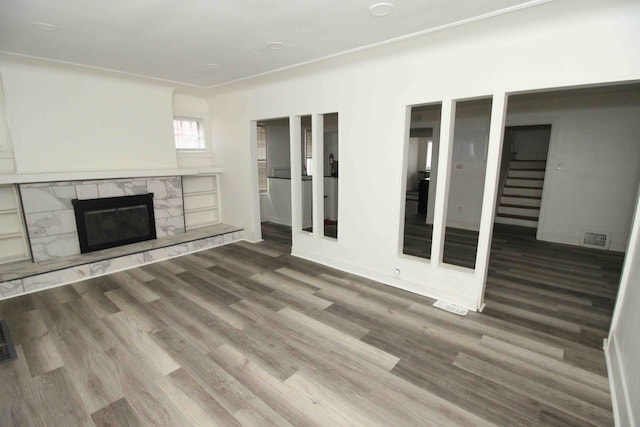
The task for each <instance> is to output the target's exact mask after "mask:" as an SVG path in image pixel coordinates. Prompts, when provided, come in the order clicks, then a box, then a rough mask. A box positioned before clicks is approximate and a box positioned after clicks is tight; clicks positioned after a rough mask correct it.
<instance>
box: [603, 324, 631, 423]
mask: <svg viewBox="0 0 640 427" xmlns="http://www.w3.org/2000/svg"><path fill="white" fill-rule="evenodd" d="M606 341H607V342H606V345H605V346H604V358H605V360H606V362H607V374H608V375H607V376H608V377H609V388H610V389H611V390H610V392H611V405H612V407H613V421H614V424H615V425H616V426H618V427H627V426H629V427H631V426H632V425H633V420H634V418H633V405H632V404H631V397H630V396H629V388H628V386H627V378H628V377H627V376H626V375H625V372H624V365H623V364H622V361H621V360H620V352H619V351H618V347H617V343H616V341H617V340H616V338H615V333H614V332H613V331H612V332H611V334H610V335H609V339H608V340H606Z"/></svg>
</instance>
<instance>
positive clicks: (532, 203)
mask: <svg viewBox="0 0 640 427" xmlns="http://www.w3.org/2000/svg"><path fill="white" fill-rule="evenodd" d="M541 202H542V200H541V198H540V197H535V196H515V195H509V194H503V195H502V197H500V205H501V206H507V205H511V206H527V207H537V208H540V204H541Z"/></svg>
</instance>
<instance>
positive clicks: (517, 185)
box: [495, 124, 551, 233]
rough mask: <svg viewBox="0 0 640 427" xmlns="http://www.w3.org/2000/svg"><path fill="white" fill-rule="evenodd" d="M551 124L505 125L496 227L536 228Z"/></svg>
mask: <svg viewBox="0 0 640 427" xmlns="http://www.w3.org/2000/svg"><path fill="white" fill-rule="evenodd" d="M550 139H551V124H542V125H528V126H507V127H506V128H505V130H504V145H503V150H502V162H501V165H500V184H499V185H500V187H499V193H498V206H497V209H496V218H495V223H496V224H510V225H517V226H521V227H526V228H531V229H533V230H534V233H535V230H536V229H537V228H538V219H539V217H540V205H541V202H542V192H543V190H544V176H545V171H546V168H547V157H548V152H549V142H550Z"/></svg>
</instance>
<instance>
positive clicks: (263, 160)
mask: <svg viewBox="0 0 640 427" xmlns="http://www.w3.org/2000/svg"><path fill="white" fill-rule="evenodd" d="M257 131H258V191H259V192H260V193H267V192H268V188H267V129H266V128H265V127H264V126H258V128H257Z"/></svg>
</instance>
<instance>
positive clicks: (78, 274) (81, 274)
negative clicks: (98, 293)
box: [22, 265, 89, 292]
mask: <svg viewBox="0 0 640 427" xmlns="http://www.w3.org/2000/svg"><path fill="white" fill-rule="evenodd" d="M88 277H89V266H88V265H79V266H77V267H73V268H67V269H65V270H58V271H52V272H50V273H44V274H39V275H37V276H31V277H25V278H24V279H22V284H23V286H24V291H25V292H33V291H37V290H40V289H46V288H50V287H52V286H56V285H58V284H61V283H69V282H76V281H78V280H84V279H86V278H88Z"/></svg>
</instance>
